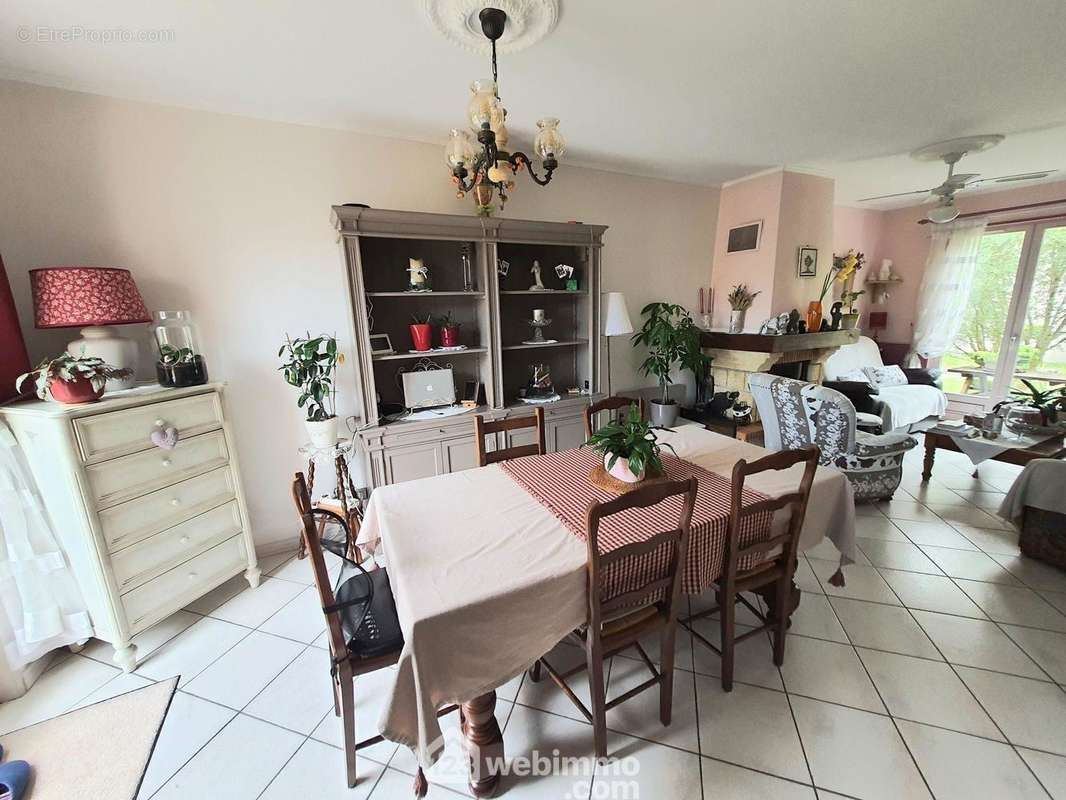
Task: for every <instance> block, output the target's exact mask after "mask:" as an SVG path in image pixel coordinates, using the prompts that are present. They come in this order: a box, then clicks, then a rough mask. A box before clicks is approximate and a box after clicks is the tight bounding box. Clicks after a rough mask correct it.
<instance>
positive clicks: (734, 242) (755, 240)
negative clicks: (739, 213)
mask: <svg viewBox="0 0 1066 800" xmlns="http://www.w3.org/2000/svg"><path fill="white" fill-rule="evenodd" d="M760 238H762V220H761V219H760V220H758V221H757V222H746V223H744V224H743V225H737V227H735V228H730V229H729V238H728V240H727V241H726V248H725V251H726V252H727V253H743V252H744V251H746V250H758V249H759V240H760Z"/></svg>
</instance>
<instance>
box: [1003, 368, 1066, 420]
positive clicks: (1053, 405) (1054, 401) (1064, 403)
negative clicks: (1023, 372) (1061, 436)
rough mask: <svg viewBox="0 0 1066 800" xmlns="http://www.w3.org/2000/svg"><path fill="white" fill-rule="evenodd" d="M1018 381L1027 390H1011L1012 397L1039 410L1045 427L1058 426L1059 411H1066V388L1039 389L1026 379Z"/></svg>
mask: <svg viewBox="0 0 1066 800" xmlns="http://www.w3.org/2000/svg"><path fill="white" fill-rule="evenodd" d="M1018 380H1020V381H1021V382H1022V383H1024V384H1025V389H1024V390H1022V389H1011V392H1010V393H1011V396H1012V397H1016V398H1017V399H1018V401H1019V402H1023V403H1025V404H1026V405H1029V406H1032V407H1033V408H1035V409H1037V410H1038V411H1039V412H1040V419H1041V423H1042V424H1043V425H1054V424H1056V423H1057V422H1058V421H1059V409H1060V408H1061V409H1066V386H1059V387H1048V388H1047V389H1037V388H1036V386H1034V385H1033V384H1032V383H1030V382H1029V381H1027V380H1026V379H1025V378H1018Z"/></svg>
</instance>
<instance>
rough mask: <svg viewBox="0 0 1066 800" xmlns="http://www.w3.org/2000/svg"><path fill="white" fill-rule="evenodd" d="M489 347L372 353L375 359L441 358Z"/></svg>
mask: <svg viewBox="0 0 1066 800" xmlns="http://www.w3.org/2000/svg"><path fill="white" fill-rule="evenodd" d="M488 351H489V349H488V348H487V347H468V348H466V350H423V351H421V352H418V353H388V354H386V355H372V356H371V357H370V358H371V360H373V361H404V360H406V359H413V358H440V357H443V356H448V357H451V356H466V355H472V354H475V353H487V352H488Z"/></svg>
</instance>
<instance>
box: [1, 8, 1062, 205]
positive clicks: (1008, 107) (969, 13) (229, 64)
mask: <svg viewBox="0 0 1066 800" xmlns="http://www.w3.org/2000/svg"><path fill="white" fill-rule="evenodd" d="M560 5H561V14H560V18H559V23H558V26H557V28H556V29H555V31H554V32H553V33H552V34H550V35H549V36H548V37H547V38H546V39H545V40H544V41H542V42H540V43H538V44H536V45H534V46H533V47H531V48H529V49H527V50H523V51H522V52H519V53H514V54H510V55H503V56H501V58H500V84H501V95H502V97H503V99H504V101H505V102H506V105H507V107H508V110H509V122H510V123H511V124H510V125H509V127H510V128H511V130H512V143H513V144H514V143H517V144H519V145H521V144H522V143H528V141H529V137H530V134H531V132H532V129H533V124H534V122H535V120H536V119H537V118H539V117H541V116H547V115H554V116H558V117H560V118H561V119H562V126H561V127H562V130H563V132H564V133H565V135H566V136H567V138H568V140H569V142H570V148H569V150H568V153H567V156H566V159H565V160H568V161H571V162H573V163H579V164H584V165H589V166H597V167H601V168H604V169H611V170H617V171H622V172H628V173H632V174H637V175H651V176H659V177H666V178H671V179H676V180H683V181H688V182H693V183H701V184H711V185H713V184H719V183H721V182H723V181H727V180H730V179H735V178H738V177H740V176H743V175H747V174H750V173H752V172H756V171H759V170H761V169H765V168H767V167H771V166H777V165H787V166H795V167H806V168H813V169H815V170H817V171H819V172H822V173H824V174H827V175H830V176H832V177H835V178H838V181H839V183H838V192H837V199H838V202H842V203H851V202H853V201H854V200H855V199H856V198H858V197H862V196H866V195H873V194H883V193H888V192H894V191H906V190H909V189H917V188H920V187H923V186H933V185H936V184H937V183H939V182H940V180H941V179H942V176H943V170H942V169H941V168H940V167H939V166H938V165H937V164H928V163H923V164H918V163H912V162H910V161H909V160H908V159H907V158H906V157H905V155H899V154H905V153H907V152H908V151H910V150H911V149H913V148H915V147H918V146H920V145H923V144H927V143H929V142H932V141H936V140H939V139H945V138H950V137H954V136H961V135H965V134H972V133H991V132H995V133H1006V134H1017V133H1020V132H1023V131H1037V130H1040V129H1044V130H1042V131H1041V132H1037V133H1032V134H1029V135H1028V136H1021V135H1017V136H1013V135H1012V136H1009V138H1008V139H1007V141H1006V142H1005V143H1004V144H1002V145H1000V147H998V148H996V149H994V150H992V151H990V152H988V153H983V154H979V155H976V156H974V157H973V160H972V162H971V163H967V162H964V163H963V167H964V170H963V171H967V172H982V173H984V174H986V175H989V174H997V175H998V174H1004V173H1017V172H1027V171H1033V170H1040V169H1050V168H1060V167H1061V168H1066V127H1061V126H1063V125H1066V47H1063V43H1062V39H1063V32H1064V31H1066V2H1063V0H1027V2H1025V3H1005V2H1004V0H951V1H950V2H947V1H942V2H929V0H891V2H883V1H880V2H879V1H877V0H862V2H860V1H859V0H805V2H788V1H787V0H743V2H742V1H741V0H729V1H728V2H727V1H726V0H673V2H665V0H659V2H647V0H560ZM421 6H422V2H421V0H315V1H314V2H306V0H305V2H296V0H226V2H211V3H206V2H188V0H153V1H152V2H144V0H94V2H93V3H92V4H91V6H89V5H86V4H85V3H84V0H53V1H52V2H49V3H48V4H47V5H46V4H42V3H40V2H39V0H4V3H3V4H2V5H0V77H7V78H12V79H16V80H27V81H31V82H36V83H43V84H48V85H54V86H64V87H69V88H74V89H80V90H85V91H90V92H97V93H101V94H108V95H115V96H120V97H128V98H134V99H141V100H149V101H154V102H160V103H169V104H176V105H182V106H189V107H194V108H204V109H210V110H215V111H223V112H230V113H236V114H244V115H250V116H256V117H264V118H269V119H278V120H286V121H292V122H299V123H305V124H312V125H323V126H328V127H337V128H346V129H353V130H360V131H365V132H369V133H379V134H386V135H394V136H401V137H403V138H408V139H414V140H419V141H427V142H437V143H440V144H442V145H443V142H444V138H445V136H446V134H447V130H448V129H449V128H451V127H455V126H457V125H461V124H462V122H463V110H464V108H465V105H466V100H467V88H466V87H467V84H468V83H469V81H470V80H471V79H472V78H476V77H483V76H484V75H485V74H486V73H488V72H489V69H488V64H487V59H484V58H483V57H480V56H477V55H474V54H472V53H470V52H468V51H466V50H463V49H461V48H459V47H457V46H455V45H453V44H450V43H449V42H448V41H447V40H446V39H444V37H442V36H441V35H439V34H437V33H435V32H434V31H433V30H431V28H430V26H429V25H428V23H427V22H426V21H425V19H424V17H423V12H422V8H421ZM90 8H91V13H90V10H89V9H90ZM73 25H81V26H83V27H84V28H86V29H88V28H95V29H105V28H123V29H126V30H138V29H169V30H172V31H173V36H174V41H172V42H169V43H159V44H131V43H121V44H120V43H113V44H100V43H90V42H87V41H80V42H52V43H41V42H36V41H32V42H27V43H24V42H21V41H20V40H19V28H20V26H28V27H29V28H30V29H31V32H32V31H33V29H34V28H35V26H45V27H54V28H59V29H63V28H69V27H70V26H73ZM32 35H33V36H36V33H33V34H32ZM0 113H2V112H0ZM564 166H565V161H564ZM441 168H442V170H443V169H444V165H443V156H442V166H441ZM1058 177H1059V178H1061V177H1062V176H1061V175H1060V176H1058ZM919 200H920V198H919Z"/></svg>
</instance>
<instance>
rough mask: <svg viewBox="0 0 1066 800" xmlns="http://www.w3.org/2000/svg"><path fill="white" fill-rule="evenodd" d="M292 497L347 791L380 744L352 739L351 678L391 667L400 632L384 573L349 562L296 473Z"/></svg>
mask: <svg viewBox="0 0 1066 800" xmlns="http://www.w3.org/2000/svg"><path fill="white" fill-rule="evenodd" d="M292 497H293V501H294V502H295V503H296V510H297V511H298V512H299V514H300V521H301V524H302V529H301V535H302V537H303V541H304V546H305V548H306V552H307V557H308V558H309V559H310V561H311V570H312V572H313V573H314V578H315V587H316V588H317V590H318V598H319V601H320V602H321V604H322V613H323V614H324V615H325V618H326V631H327V634H328V636H327V640H328V642H329V653H330V674H331V675H332V678H333V711H334V713H335V714H336V715H337V716H340V717H342V718H343V725H344V754H345V759H346V763H347V773H348V774H347V778H348V786H349V788H350V787H353V786H355V783H356V770H355V756H356V752H357V751H358V750H362V749H363V748H365V747H369V746H370V745H373V744H377V743H378V742H381V741H383V739H382V737H381V736H380V735H378V736H372V737H370V738H368V739H364V740H363V741H361V742H357V741H356V740H355V678H356V676H358V675H365V674H367V673H369V672H374V671H376V670H379V669H383V668H384V667H390V666H392V665H393V664H395V663H396V662H397V661H398V660H399V658H400V651H401V650H402V649H403V633H402V631H401V630H400V622H399V619H398V618H397V616H396V603H395V601H394V599H393V596H392V587H391V586H390V585H389V573H388V571H387V570H386V569H384V568H379V569H375V570H373V571H371V572H368V571H367V570H366V569H364V568H363V566H362V565H361V564H358V563H356V562H355V561H353V560H351V559H350V558H349V554H350V553H352V552H353V542H352V536H351V531H350V529H349V528H348V523H347V521H346V520H345V519H344V518H343V517H341V516H340V515H339V514H336V513H334V512H332V511H329V510H327V509H322V508H313V507H312V505H311V498H310V497H309V496H308V493H307V483H306V482H305V481H304V476H303V474H302V473H299V472H298V473H296V476H295V478H294V479H293V482H292ZM327 552H328V553H331V554H332V555H333V556H336V557H337V558H339V559H340V561H341V567H340V572H339V574H338V575H337V580H336V583H335V585H334V586H331V585H330V579H329V571H328V569H327V567H326V559H325V553H327ZM455 709H456V706H450V707H448V708H444V709H442V710H441V711H440V712H439V713H440V715H443V714H447V713H449V712H451V711H454V710H455ZM425 786H426V784H425V776H424V775H422V771H421V769H419V771H418V776H417V777H416V782H415V787H416V793H420V794H419V796H422V795H424V794H425Z"/></svg>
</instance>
